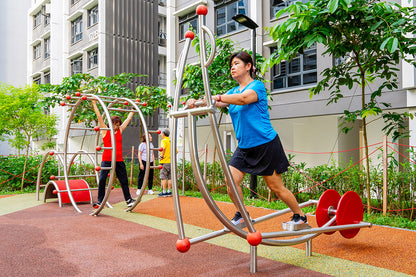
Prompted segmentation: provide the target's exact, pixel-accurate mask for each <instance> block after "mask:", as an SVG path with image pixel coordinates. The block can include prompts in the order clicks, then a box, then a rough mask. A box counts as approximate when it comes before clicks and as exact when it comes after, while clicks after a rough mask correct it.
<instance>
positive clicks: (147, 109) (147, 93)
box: [41, 73, 170, 148]
mask: <svg viewBox="0 0 416 277" xmlns="http://www.w3.org/2000/svg"><path fill="white" fill-rule="evenodd" d="M137 77H144V75H137V74H133V73H121V74H118V75H115V76H111V77H104V76H98V77H94V76H92V75H90V74H81V73H80V74H74V75H72V76H70V77H66V78H64V79H63V80H62V83H61V84H58V85H51V84H45V85H41V90H42V92H43V93H44V94H48V95H50V96H49V97H46V98H45V101H44V103H45V106H55V105H56V104H58V103H60V102H61V101H62V99H64V98H65V96H66V95H72V96H73V95H74V93H75V92H77V91H79V92H83V93H86V94H97V95H102V96H111V97H123V98H129V99H135V98H137V99H139V100H140V102H141V103H144V102H145V103H146V105H145V106H144V105H143V106H141V107H140V110H141V111H142V113H143V115H145V116H146V115H152V114H153V113H154V112H155V111H156V109H158V108H162V109H164V110H165V111H167V109H168V104H169V102H170V98H169V97H168V96H167V95H166V90H164V89H161V88H158V87H145V86H138V87H137V92H135V91H134V90H132V89H131V88H130V87H131V86H132V83H133V81H134V78H137ZM66 101H67V100H66ZM70 101H72V102H74V100H70ZM117 107H120V108H124V103H121V102H120V103H118V104H116V105H114V106H113V108H117ZM70 109H71V108H70ZM112 113H113V114H116V115H119V116H121V117H122V118H123V117H126V116H127V113H122V112H112ZM73 121H74V122H83V123H84V124H85V125H86V126H88V127H92V126H95V125H96V115H95V113H94V110H93V108H92V105H91V103H90V102H89V101H83V102H82V103H81V104H80V106H79V107H78V109H77V113H76V114H75V116H74V119H73ZM85 134H86V131H85V132H84V138H85ZM81 148H82V146H81Z"/></svg>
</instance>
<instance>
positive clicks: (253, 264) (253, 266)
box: [250, 245, 257, 273]
mask: <svg viewBox="0 0 416 277" xmlns="http://www.w3.org/2000/svg"><path fill="white" fill-rule="evenodd" d="M256 272H257V246H252V245H250V273H256Z"/></svg>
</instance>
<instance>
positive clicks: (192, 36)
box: [185, 31, 195, 40]
mask: <svg viewBox="0 0 416 277" xmlns="http://www.w3.org/2000/svg"><path fill="white" fill-rule="evenodd" d="M194 37H195V34H194V32H192V31H186V33H185V38H190V39H191V40H193V39H194Z"/></svg>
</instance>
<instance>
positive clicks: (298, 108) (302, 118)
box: [167, 0, 416, 165]
mask: <svg viewBox="0 0 416 277" xmlns="http://www.w3.org/2000/svg"><path fill="white" fill-rule="evenodd" d="M302 1H303V2H307V0H302ZM295 2H297V1H296V0H285V1H281V0H199V1H192V2H190V1H186V0H176V1H175V0H172V1H168V7H171V9H172V11H171V12H168V14H171V13H172V14H173V15H175V18H172V19H168V21H169V20H172V22H171V24H173V25H174V28H171V29H168V30H169V31H170V32H168V38H172V39H173V38H174V43H173V42H172V43H169V46H168V50H167V51H168V55H167V57H168V67H169V65H170V64H173V62H172V61H171V59H174V60H175V61H177V59H178V56H179V53H180V51H181V50H182V47H183V45H184V33H185V32H186V30H188V29H189V26H192V27H193V29H196V28H197V24H198V22H197V15H196V13H195V8H196V7H197V6H198V5H200V4H203V5H206V6H207V7H208V14H207V17H206V25H207V26H208V28H209V29H211V30H212V31H213V32H214V34H215V35H216V36H218V37H228V38H230V39H231V40H232V41H234V42H235V43H236V44H237V45H239V46H241V47H242V48H246V49H250V48H251V38H250V36H251V33H252V32H251V30H250V29H249V28H247V27H244V26H242V25H241V24H239V23H237V22H236V21H234V20H233V19H232V16H234V15H235V14H238V13H242V14H245V15H246V16H248V17H249V18H251V19H252V20H253V21H254V22H255V23H256V24H257V25H258V26H259V27H258V28H257V29H256V30H257V32H256V33H257V34H256V37H255V41H256V48H257V53H260V54H262V55H263V56H265V57H268V56H270V54H271V53H273V51H275V49H276V48H275V46H276V43H275V42H274V41H273V40H272V38H271V37H269V36H268V34H267V27H271V26H274V25H275V24H276V23H277V22H278V20H277V19H276V18H275V14H276V12H277V11H279V10H280V9H282V8H285V7H287V6H289V5H292V4H293V3H295ZM397 2H398V3H400V4H402V5H403V6H405V5H408V3H407V1H400V0H399V1H397ZM169 47H173V48H174V49H170V48H169ZM323 52H324V49H323V46H322V45H319V44H318V45H314V46H312V47H311V48H310V49H308V50H306V51H305V52H304V53H303V54H300V55H298V56H297V57H296V58H295V59H293V60H292V61H291V62H284V63H281V64H280V65H277V66H275V67H274V68H272V69H271V70H270V71H269V72H268V73H267V74H266V75H265V78H266V79H267V80H268V81H269V82H268V83H267V84H266V85H267V86H268V88H269V89H270V91H271V93H272V97H273V101H270V103H269V104H270V106H271V110H270V111H269V112H270V117H271V120H272V124H273V126H274V127H275V129H276V130H277V132H278V133H279V136H280V138H281V140H282V142H283V144H284V147H285V149H286V150H287V154H289V155H295V158H294V161H295V162H306V163H307V164H308V165H317V164H324V163H330V162H331V161H332V160H335V161H341V160H343V161H345V162H348V161H349V160H350V159H351V158H352V159H353V161H354V162H357V161H358V160H360V158H362V157H363V154H362V153H361V152H360V151H347V150H350V149H358V148H360V147H361V146H363V142H362V132H361V129H360V122H359V121H358V122H357V123H356V126H355V127H354V128H353V130H352V131H350V132H349V133H348V134H347V135H346V134H343V133H341V132H340V129H339V127H338V125H339V124H340V117H341V115H342V114H343V111H344V110H352V109H354V108H355V107H357V108H358V107H360V104H361V103H360V97H359V95H360V93H359V90H358V88H353V89H352V90H351V91H343V93H344V95H345V96H346V97H344V98H343V99H341V100H340V101H339V102H338V103H337V104H331V105H327V98H328V97H327V95H325V94H324V93H323V94H321V95H319V96H314V97H312V99H310V98H309V91H308V89H309V88H311V87H312V86H314V85H315V84H316V83H317V82H318V81H319V80H320V78H321V77H320V74H321V72H322V71H323V70H324V69H325V68H328V67H331V66H332V64H333V63H334V62H337V61H336V60H334V59H333V58H332V57H330V56H327V55H323V54H322V53H323ZM188 57H189V58H188V59H189V62H197V61H198V60H199V57H198V55H197V53H196V51H195V49H191V50H190V53H189V56H188ZM400 69H401V71H400V74H399V75H400V87H399V89H398V90H396V91H394V92H393V91H392V92H387V93H385V94H384V96H383V99H382V100H383V101H386V102H389V103H391V104H392V108H391V109H392V110H399V111H403V110H406V111H411V112H415V106H416V101H415V93H416V90H415V87H416V85H415V69H414V68H413V67H411V66H408V65H407V64H405V63H403V64H401V65H400ZM167 72H170V70H169V68H168V71H167ZM169 78H173V77H171V76H168V79H169ZM376 87H377V83H375V84H370V87H369V91H368V93H371V91H374V88H376ZM170 91H173V88H171V89H170ZM253 120H255V119H253ZM369 122H371V123H370V124H369V125H368V131H369V145H371V144H373V143H378V142H381V141H382V135H383V134H382V132H381V129H382V127H383V121H382V120H378V119H377V118H371V119H369ZM198 124H199V127H198V128H199V131H198V145H203V144H205V143H208V144H209V145H210V146H209V147H210V148H211V149H213V142H212V141H211V140H210V139H209V137H210V126H209V125H208V123H207V122H205V121H204V120H199V121H198ZM409 129H410V130H411V137H410V138H409V139H405V140H403V141H401V142H402V143H403V144H410V145H416V133H415V131H416V124H415V121H414V120H410V121H409ZM220 131H221V132H222V134H223V138H224V139H223V141H224V144H225V148H226V149H227V150H231V151H233V150H234V148H235V147H236V141H235V137H234V133H233V128H232V126H231V124H230V119H229V118H226V119H225V120H223V121H222V123H221V127H220ZM397 148H399V147H398V146H397ZM292 151H293V152H292ZM341 151H343V152H341ZM331 152H336V153H331ZM315 153H319V154H315ZM373 159H376V158H373Z"/></svg>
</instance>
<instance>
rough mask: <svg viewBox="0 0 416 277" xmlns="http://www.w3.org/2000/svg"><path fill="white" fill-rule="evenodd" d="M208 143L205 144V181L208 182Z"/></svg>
mask: <svg viewBox="0 0 416 277" xmlns="http://www.w3.org/2000/svg"><path fill="white" fill-rule="evenodd" d="M207 163H208V144H205V159H204V182H205V183H206V182H207Z"/></svg>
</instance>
